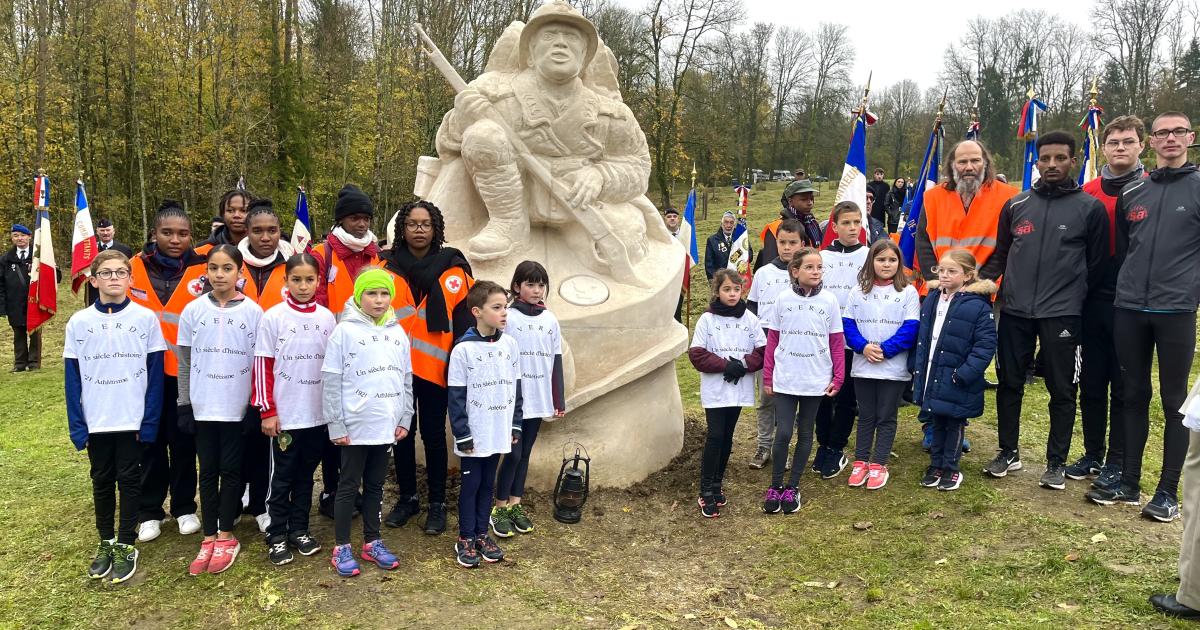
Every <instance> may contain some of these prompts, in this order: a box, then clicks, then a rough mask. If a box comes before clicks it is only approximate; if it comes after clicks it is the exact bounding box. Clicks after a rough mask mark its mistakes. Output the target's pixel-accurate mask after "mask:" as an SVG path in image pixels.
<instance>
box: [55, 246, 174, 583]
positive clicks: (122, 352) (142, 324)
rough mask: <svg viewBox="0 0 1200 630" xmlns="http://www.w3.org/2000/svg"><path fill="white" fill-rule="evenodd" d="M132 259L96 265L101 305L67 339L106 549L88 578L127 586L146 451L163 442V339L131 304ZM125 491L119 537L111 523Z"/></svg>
mask: <svg viewBox="0 0 1200 630" xmlns="http://www.w3.org/2000/svg"><path fill="white" fill-rule="evenodd" d="M131 269H132V267H131V266H130V263H129V259H128V258H126V257H125V255H124V254H122V253H121V252H118V251H116V250H111V249H110V250H108V251H104V252H101V253H100V254H99V255H97V256H96V259H95V260H93V261H92V266H91V278H90V279H89V280H88V282H89V283H90V284H91V285H92V287H93V288H95V289H97V290H98V291H99V294H100V297H99V299H98V300H97V301H96V302H95V303H94V304H92V305H91V306H88V307H86V308H84V309H83V310H81V311H79V312H77V313H75V314H74V315H72V316H71V320H70V321H68V322H67V329H66V333H65V335H64V337H65V338H64V340H63V360H64V363H65V366H66V391H67V424H68V425H69V428H70V432H71V442H72V443H73V444H74V445H75V448H76V449H77V450H84V449H87V452H88V460H89V461H90V462H91V477H92V496H93V497H94V498H95V511H96V528H97V529H98V530H99V533H100V544H99V545H98V546H97V547H96V557H95V559H94V560H93V561H92V565H91V567H89V568H88V577H90V578H92V579H97V580H98V579H101V578H105V577H107V576H109V575H110V574H111V575H112V581H113V582H114V583H115V582H124V581H125V580H128V579H129V578H130V577H133V574H134V572H135V571H136V570H137V559H138V552H137V549H135V548H134V546H133V544H134V541H135V539H136V538H137V533H136V532H135V528H136V527H137V517H138V500H139V497H140V496H141V483H142V481H141V461H142V445H143V444H150V443H152V442H154V440H155V439H156V438H157V436H158V420H159V414H160V411H161V405H162V403H161V401H160V400H159V398H160V397H161V396H162V379H163V352H164V351H165V350H166V349H167V344H166V342H165V341H164V340H163V336H162V330H160V329H159V326H158V318H157V317H156V316H155V315H154V313H153V312H152V311H151V310H150V309H147V308H146V307H144V306H141V305H138V304H134V303H132V302H130V300H129V298H128V297H127V296H126V292H127V291H128V290H129V283H130V272H131ZM117 487H119V488H120V495H121V511H120V518H119V521H118V524H119V527H118V528H117V531H116V532H114V531H113V517H114V516H115V512H116V509H117V496H116V493H115V490H116V488H117Z"/></svg>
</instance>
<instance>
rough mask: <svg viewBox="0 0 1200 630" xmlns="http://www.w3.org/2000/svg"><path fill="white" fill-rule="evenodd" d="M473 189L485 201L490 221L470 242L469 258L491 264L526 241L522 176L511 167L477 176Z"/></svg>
mask: <svg viewBox="0 0 1200 630" xmlns="http://www.w3.org/2000/svg"><path fill="white" fill-rule="evenodd" d="M475 185H476V186H478V187H479V191H480V193H481V195H482V196H483V198H484V199H486V200H487V201H486V203H487V208H488V217H489V219H488V223H487V226H486V227H484V228H483V231H481V232H480V233H479V234H476V235H475V237H474V238H472V239H471V240H470V243H469V249H470V254H471V257H472V258H475V259H477V260H491V259H493V258H501V257H503V256H507V255H509V254H511V253H513V251H514V250H515V249H516V248H517V247H519V246H521V245H522V244H524V242H525V241H526V239H528V238H529V216H528V215H527V214H525V208H524V203H523V202H524V194H523V192H522V190H523V187H522V186H521V172H520V171H519V170H517V167H516V165H512V164H510V165H508V166H503V167H500V168H499V169H496V170H494V171H492V172H490V173H477V174H476V175H475Z"/></svg>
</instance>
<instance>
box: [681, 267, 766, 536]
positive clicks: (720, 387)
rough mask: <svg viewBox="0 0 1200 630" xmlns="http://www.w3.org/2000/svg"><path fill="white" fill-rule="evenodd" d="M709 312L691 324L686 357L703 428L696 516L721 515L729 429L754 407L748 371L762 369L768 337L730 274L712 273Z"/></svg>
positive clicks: (730, 440)
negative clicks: (696, 380)
mask: <svg viewBox="0 0 1200 630" xmlns="http://www.w3.org/2000/svg"><path fill="white" fill-rule="evenodd" d="M712 287H713V297H712V302H711V303H710V304H709V306H708V311H707V312H705V313H704V314H703V315H701V316H700V319H698V320H696V332H695V333H694V335H693V336H692V346H691V347H690V348H689V349H688V358H689V359H691V361H692V365H693V366H695V368H696V370H698V371H699V372H700V404H701V405H702V406H703V407H704V419H705V421H706V422H707V423H708V435H707V437H706V438H705V440H704V452H703V454H702V455H701V457H700V498H699V500H698V503H699V505H700V515H701V516H704V517H705V518H714V517H717V516H720V515H721V507H722V506H724V505H725V493H724V491H723V489H722V487H721V486H722V484H721V482H722V481H723V480H724V478H725V465H726V464H728V463H729V452H730V451H731V450H732V449H733V429H734V427H736V426H737V421H738V416H739V415H740V414H741V412H742V407H749V406H753V405H754V381H753V380H752V379H750V378H745V376H746V374H747V373H749V372H757V371H758V370H760V369H762V362H763V352H764V350H765V348H766V345H767V337H766V335H764V334H763V331H762V327H761V325H760V324H759V320H758V317H757V316H756V315H755V314H754V313H752V312H750V310H749V309H747V308H746V302H745V301H744V300H742V288H743V286H742V278H741V276H739V275H738V273H737V271H735V270H733V269H719V270H717V272H716V273H715V274H713V279H712Z"/></svg>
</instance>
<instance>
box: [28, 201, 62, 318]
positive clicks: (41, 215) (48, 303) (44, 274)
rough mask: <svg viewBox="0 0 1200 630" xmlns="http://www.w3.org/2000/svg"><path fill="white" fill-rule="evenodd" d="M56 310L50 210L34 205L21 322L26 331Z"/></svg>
mask: <svg viewBox="0 0 1200 630" xmlns="http://www.w3.org/2000/svg"><path fill="white" fill-rule="evenodd" d="M57 311H58V267H57V266H56V265H55V264H54V241H53V239H51V238H50V211H49V209H47V208H46V207H44V206H43V207H41V208H38V212H37V228H36V229H35V230H34V231H33V263H32V265H31V266H30V268H29V304H28V305H27V308H26V310H25V321H26V323H25V325H26V327H27V328H29V332H33V331H35V330H37V329H38V327H39V326H41V325H42V324H44V323H46V322H47V321H49V319H50V318H51V317H54V313H55V312H57Z"/></svg>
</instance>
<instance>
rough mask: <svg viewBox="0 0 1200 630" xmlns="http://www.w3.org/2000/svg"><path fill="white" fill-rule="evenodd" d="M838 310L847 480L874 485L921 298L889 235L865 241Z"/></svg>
mask: <svg viewBox="0 0 1200 630" xmlns="http://www.w3.org/2000/svg"><path fill="white" fill-rule="evenodd" d="M868 259H869V262H868V264H867V265H865V266H864V267H863V269H862V271H861V272H860V273H859V284H858V286H857V287H855V288H854V289H853V290H851V291H850V297H849V299H848V300H847V303H846V308H845V310H844V312H843V313H842V325H843V327H844V328H845V331H846V333H845V334H846V346H847V347H848V348H849V349H850V350H851V351H852V352H853V353H854V355H853V356H854V359H853V367H852V368H851V370H850V376H851V377H853V380H854V391H855V395H856V396H857V398H858V412H859V416H858V438H857V439H856V441H855V444H854V460H855V461H854V466H853V468H852V469H851V471H850V482H849V483H850V486H851V487H855V488H857V487H860V486H863V485H865V486H866V487H867V489H868V490H878V489H880V488H882V487H883V486H884V485H886V484H887V481H888V468H887V465H888V457H889V456H890V455H891V452H892V443H893V442H894V441H895V439H896V414H897V411H898V410H899V408H900V396H901V394H903V393H904V390H905V389H906V388H907V387H908V385H909V382H910V379H911V376H912V375H911V374H910V373H909V371H908V352H909V350H911V349H912V348H913V346H915V345H916V343H917V331H918V330H920V327H921V303H920V297H919V296H918V295H917V290H916V289H915V288H913V287H912V285H910V284H909V282H908V277H907V276H905V275H904V271H903V268H902V267H901V266H900V247H899V246H897V245H896V244H895V243H894V242H892V240H891V239H882V240H879V241H876V242H875V244H874V245H872V246H871V250H870V254H869V256H868Z"/></svg>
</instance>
